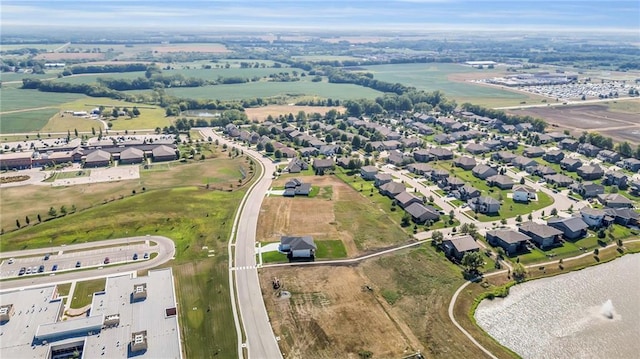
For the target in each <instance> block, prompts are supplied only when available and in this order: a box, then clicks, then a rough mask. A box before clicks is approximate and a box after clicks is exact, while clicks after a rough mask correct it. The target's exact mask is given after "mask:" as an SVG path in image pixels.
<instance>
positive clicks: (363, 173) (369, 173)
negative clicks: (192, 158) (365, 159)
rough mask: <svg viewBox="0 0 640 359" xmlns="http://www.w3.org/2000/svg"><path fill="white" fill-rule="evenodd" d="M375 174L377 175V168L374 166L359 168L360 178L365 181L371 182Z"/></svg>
mask: <svg viewBox="0 0 640 359" xmlns="http://www.w3.org/2000/svg"><path fill="white" fill-rule="evenodd" d="M376 174H378V168H377V167H376V166H363V167H362V168H360V177H362V179H364V180H367V181H373V180H374V179H375V176H376Z"/></svg>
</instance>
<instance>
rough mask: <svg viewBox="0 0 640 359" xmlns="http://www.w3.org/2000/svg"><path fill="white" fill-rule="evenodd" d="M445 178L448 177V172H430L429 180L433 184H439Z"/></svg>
mask: <svg viewBox="0 0 640 359" xmlns="http://www.w3.org/2000/svg"><path fill="white" fill-rule="evenodd" d="M447 177H449V172H447V171H446V170H441V169H438V170H434V171H431V180H432V181H433V182H436V183H437V182H440V181H442V180H443V179H445V178H447Z"/></svg>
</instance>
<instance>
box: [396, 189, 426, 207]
mask: <svg viewBox="0 0 640 359" xmlns="http://www.w3.org/2000/svg"><path fill="white" fill-rule="evenodd" d="M394 199H395V201H396V203H397V204H398V206H400V208H407V207H409V206H410V205H412V204H414V203H422V199H421V198H418V197H416V196H415V195H413V194H411V193H409V192H407V191H403V192H400V193H398V195H397V196H395V197H394Z"/></svg>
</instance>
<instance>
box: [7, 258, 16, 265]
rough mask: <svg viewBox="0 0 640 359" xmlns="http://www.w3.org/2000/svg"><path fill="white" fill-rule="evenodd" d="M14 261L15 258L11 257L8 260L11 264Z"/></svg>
mask: <svg viewBox="0 0 640 359" xmlns="http://www.w3.org/2000/svg"><path fill="white" fill-rule="evenodd" d="M14 261H15V259H13V258H9V261H8V262H7V263H9V264H13V262H14Z"/></svg>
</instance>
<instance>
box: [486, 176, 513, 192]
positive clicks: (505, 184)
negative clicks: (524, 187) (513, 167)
mask: <svg viewBox="0 0 640 359" xmlns="http://www.w3.org/2000/svg"><path fill="white" fill-rule="evenodd" d="M487 184H488V185H489V186H492V187H493V186H495V187H498V188H500V189H511V188H513V184H514V183H513V179H512V178H511V177H509V176H505V175H495V176H491V177H489V178H487Z"/></svg>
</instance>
